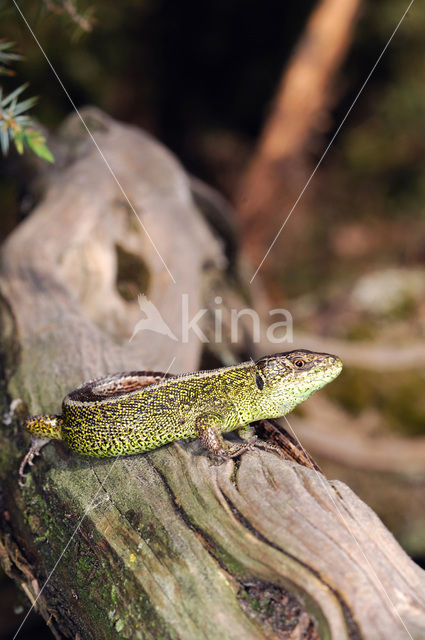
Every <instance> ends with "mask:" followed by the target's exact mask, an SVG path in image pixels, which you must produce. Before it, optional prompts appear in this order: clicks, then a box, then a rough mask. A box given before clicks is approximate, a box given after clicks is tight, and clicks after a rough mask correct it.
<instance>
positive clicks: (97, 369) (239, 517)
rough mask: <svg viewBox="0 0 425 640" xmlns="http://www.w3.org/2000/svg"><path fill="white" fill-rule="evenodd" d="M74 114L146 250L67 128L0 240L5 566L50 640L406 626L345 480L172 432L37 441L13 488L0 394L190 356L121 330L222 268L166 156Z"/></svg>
mask: <svg viewBox="0 0 425 640" xmlns="http://www.w3.org/2000/svg"><path fill="white" fill-rule="evenodd" d="M86 117H87V115H86ZM90 122H91V126H92V127H96V133H95V137H96V141H97V143H98V145H99V146H100V148H101V149H102V151H103V153H104V155H105V157H106V158H107V160H108V162H109V164H110V166H111V168H112V170H113V171H114V173H115V175H116V177H117V178H118V180H119V182H120V184H121V185H122V186H123V188H124V189H125V192H126V193H127V194H128V196H129V198H130V201H131V202H132V204H133V205H134V207H135V210H136V212H137V213H138V214H139V216H141V219H142V221H143V224H144V226H145V228H146V229H147V230H148V232H149V234H150V237H151V238H152V240H153V242H154V243H155V245H156V249H155V248H154V247H153V245H152V243H151V242H150V241H149V239H148V238H147V236H146V234H145V231H144V229H143V228H142V227H141V226H140V224H139V222H138V221H137V220H136V218H135V214H134V212H133V211H131V210H129V208H128V203H127V204H126V203H125V201H124V202H123V196H122V193H121V192H120V189H119V187H118V185H117V183H116V182H114V180H113V179H112V178H111V175H110V173H109V171H108V170H107V168H106V167H105V164H104V162H103V160H102V159H101V158H100V156H99V154H98V152H97V150H96V149H95V148H94V147H93V146H92V145H91V143H90V141H87V140H86V139H85V137H84V136H81V139H80V140H77V141H76V140H75V135H74V140H73V146H74V155H73V158H72V159H69V161H68V162H66V163H64V166H63V168H62V169H61V170H59V171H56V172H55V175H54V176H53V177H52V178H51V181H50V185H49V187H48V189H47V191H46V194H45V196H44V198H43V200H42V202H41V204H40V205H39V206H38V207H37V208H36V210H35V211H34V212H33V213H32V215H31V216H30V217H29V218H28V219H26V220H25V221H24V223H23V224H22V225H21V226H20V227H18V228H17V229H16V230H15V232H14V233H13V234H12V235H11V236H10V237H9V239H8V241H7V243H6V244H5V246H4V247H3V252H2V262H1V274H0V275H1V291H2V298H1V330H2V360H1V362H2V372H3V385H2V394H1V396H0V401H1V402H2V404H3V413H4V414H6V420H5V423H4V424H3V427H2V430H1V432H0V469H1V510H0V516H1V525H2V529H1V548H0V558H1V561H2V564H3V566H4V568H5V570H6V571H7V573H8V574H9V575H11V576H13V577H14V578H15V579H16V580H17V581H18V582H19V583H20V584H21V586H22V588H23V589H24V590H25V592H26V593H27V594H28V596H29V597H30V599H31V600H32V602H33V603H34V605H35V607H36V609H37V610H39V611H40V612H41V614H42V615H43V616H44V617H45V619H46V620H48V622H49V626H50V628H51V629H52V631H53V632H54V634H55V635H56V637H70V638H71V637H72V638H84V639H89V638H90V639H91V638H95V639H97V638H99V639H100V638H135V639H137V638H185V640H187V639H191V638H193V639H198V638H211V639H212V638H220V637H222V638H226V639H227V638H235V639H236V638H238V639H239V638H244V639H245V638H246V639H251V638H252V639H254V638H255V639H259V638H293V639H295V638H302V637H304V638H319V637H321V638H332V639H333V640H343V639H344V638H347V639H348V638H350V639H358V638H370V639H373V640H379V639H382V640H383V639H385V640H387V639H388V638H394V639H398V638H400V639H401V638H405V637H409V633H410V634H411V637H414V638H415V639H418V638H425V574H424V572H423V571H422V570H421V569H419V567H417V566H416V565H415V564H414V563H413V562H412V561H411V560H410V559H409V557H408V556H407V555H406V554H405V553H404V552H403V551H402V549H401V548H400V547H399V545H398V544H397V543H396V542H395V540H394V538H393V537H392V536H391V534H390V533H389V532H388V531H387V530H386V529H385V527H384V526H383V525H382V523H381V522H380V521H379V519H378V518H377V517H376V515H375V514H374V513H373V512H372V511H371V510H370V509H369V508H368V507H367V506H366V505H365V504H363V503H362V502H361V501H360V500H359V499H358V498H357V497H356V496H355V495H354V494H353V493H352V492H351V491H350V489H348V488H347V487H346V486H345V485H343V484H342V483H340V482H337V481H336V482H328V481H327V480H326V479H325V478H324V476H323V475H322V474H320V472H318V471H316V470H312V469H307V468H304V467H302V466H300V465H297V464H294V463H291V462H287V461H285V460H282V459H280V458H279V457H277V456H275V455H273V454H270V453H265V452H259V451H255V452H252V453H247V454H245V455H244V456H243V457H242V459H241V460H240V461H229V462H227V463H225V464H223V465H221V466H217V465H216V464H214V463H213V462H212V461H211V460H210V459H209V458H208V457H207V456H206V455H205V453H204V452H203V451H202V450H201V447H200V445H199V443H198V442H191V443H180V444H173V445H170V446H167V447H162V448H161V449H159V450H156V451H153V452H151V453H149V454H145V455H140V456H134V457H130V458H119V459H117V460H115V461H111V460H91V459H87V458H84V457H79V456H77V455H73V454H71V453H70V452H69V451H68V450H67V449H66V448H65V447H64V446H62V445H61V443H51V444H49V445H47V446H46V447H45V448H44V450H43V452H42V454H41V456H40V458H39V459H38V460H37V462H36V465H35V466H34V468H33V469H32V473H31V474H30V475H29V476H28V477H27V479H26V482H25V486H24V487H23V489H20V488H19V487H18V484H17V469H18V465H19V461H20V459H21V457H22V455H23V453H24V451H25V445H27V444H28V438H27V436H26V435H25V434H24V433H23V431H22V428H21V425H20V424H19V415H18V414H19V411H17V410H15V411H14V410H13V409H14V408H15V407H16V402H14V404H13V406H12V407H11V403H12V401H16V399H17V398H21V399H22V400H23V401H24V402H25V403H26V405H27V406H28V409H29V411H30V412H31V413H36V412H55V411H56V412H57V411H59V410H60V400H61V398H62V397H63V396H64V395H65V393H66V392H67V391H69V390H70V389H71V388H73V387H74V386H75V385H76V384H78V383H79V382H81V381H82V380H84V379H87V378H89V377H93V376H97V375H102V374H105V373H108V372H112V371H118V370H126V369H127V370H130V369H145V368H153V369H156V370H158V369H159V370H161V369H163V370H166V369H167V368H169V367H170V365H171V363H173V364H172V370H173V371H176V372H178V371H182V370H190V369H194V368H196V367H197V365H198V364H199V359H200V355H201V348H200V344H199V341H198V340H197V339H194V337H193V335H192V334H191V335H190V339H189V340H188V341H186V342H184V341H183V340H182V339H181V336H180V335H179V336H178V337H179V338H180V339H179V340H177V341H176V340H173V339H172V338H170V337H167V336H166V335H163V334H158V333H155V332H152V331H149V332H148V331H140V332H138V333H136V335H135V337H134V339H133V340H132V341H131V342H130V343H129V341H128V340H129V338H130V337H131V335H132V333H133V328H134V325H135V324H136V323H137V321H138V320H140V312H139V310H138V306H137V300H136V293H137V292H139V291H140V290H142V292H143V287H144V291H145V292H147V293H148V295H149V298H150V300H152V301H153V302H154V303H155V305H156V307H157V309H158V310H159V311H160V313H161V315H162V317H163V318H164V319H165V320H166V322H167V324H168V326H169V327H171V329H172V330H173V331H175V332H176V333H177V334H178V333H179V331H178V328H177V327H176V324H177V323H176V321H175V319H174V318H173V316H174V315H175V310H176V308H179V306H180V302H181V300H180V299H181V295H182V294H189V300H188V307H189V313H190V316H192V315H193V314H194V313H195V312H196V310H197V309H198V308H200V307H202V305H203V304H205V301H203V296H205V289H204V284H205V278H207V275H206V273H207V272H210V271H211V268H212V269H214V270H215V271H216V273H217V274H220V273H221V274H223V271H224V269H225V265H226V261H225V260H224V258H223V250H222V245H221V243H220V241H219V240H218V239H217V238H216V237H215V236H214V235H213V234H212V232H211V230H210V228H209V227H208V225H207V224H206V222H205V221H204V220H203V218H202V217H201V215H200V214H199V211H198V210H197V208H196V206H195V205H194V203H193V201H192V199H191V196H190V190H189V185H188V180H187V178H186V175H185V173H184V172H183V170H182V169H181V167H180V166H179V164H178V163H177V162H176V160H175V159H174V158H173V157H172V156H171V155H170V154H169V153H168V152H167V151H166V150H165V149H163V148H162V147H161V146H160V145H159V144H157V143H156V142H154V141H153V140H152V139H150V138H149V137H148V136H146V135H145V134H143V133H141V132H140V131H138V130H136V129H134V128H131V127H126V126H123V125H120V124H118V123H115V122H113V121H111V120H110V119H108V118H107V117H105V116H103V115H101V114H99V113H96V112H91V113H90ZM68 129H69V130H71V131H72V130H75V129H76V121H75V120H72V121H71V124H70V125H69V127H68ZM74 133H75V132H74ZM158 252H159V253H160V255H161V257H162V258H161V257H160V256H159V255H158ZM162 260H163V261H164V262H165V264H166V265H167V267H168V269H169V271H170V272H171V274H172V275H173V277H174V280H175V283H173V281H172V279H171V278H170V275H169V274H168V273H167V270H166V269H165V267H164V264H163V262H162ZM142 276H143V277H142ZM207 281H208V278H207ZM223 281H224V278H223ZM217 282H220V278H219V277H217ZM143 283H144V284H143ZM234 297H237V295H236V294H234ZM173 358H175V359H174V360H173ZM406 627H407V630H408V631H407V630H406Z"/></svg>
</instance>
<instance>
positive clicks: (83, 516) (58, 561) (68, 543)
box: [13, 356, 176, 640]
mask: <svg viewBox="0 0 425 640" xmlns="http://www.w3.org/2000/svg"><path fill="white" fill-rule="evenodd" d="M175 359H176V357H175V356H174V358H173V359H172V360H171V362H170V364H169V366H168V368H167V370H166V371H165V373H164V378H165V376H166V375H167V373H168V372H169V371H170V369H171V367H172V366H173V364H174V361H175ZM122 457H123V455H119V456H117V457H116V458H115V460H114V461H113V463H112V464H111V467H110V469H109V471H108V473H107V474H106V476H105V477H104V479H103V480H102V482H101V483H100V485H99V488H98V489H97V491H96V493H95V495H94V496H93V499H92V500H91V502H90V504H89V506H88V507H87V509H86V510H85V511H84V513H83V515H82V516H81V518H80V520H79V522H78V524H77V526H76V527H75V529H74V531H73V532H72V534H71V537H70V538H69V540H68V542H67V543H66V545H65V546H64V548H63V549H62V551H61V553H60V555H59V557H58V559H57V560H56V562H55V564H54V566H53V569H52V570H51V571H50V573H49V575H48V576H47V578H46V581H45V583H44V584H43V586H42V587H41V589H40V591H39V592H38V594H37V597H36V598H35V600H34V602H33V603H32V604H31V607H30V608H29V609H28V611H27V614H26V616H25V618H24V619H23V620H22V622H21V624H20V625H19V628H18V630H17V631H16V633H15V635H14V636H13V640H16V638H17V637H18V634H19V632H20V630H21V629H22V627H23V626H24V624H25V622H26V620H27V618H28V616H29V615H30V613H31V611H32V610H33V609H34V607H35V605H36V604H37V601H38V599H39V598H40V596H41V594H42V593H43V591H44V589H45V588H46V586H47V584H48V582H49V580H50V578H51V577H52V575H53V574H54V572H55V571H56V568H57V566H58V564H59V563H60V561H61V560H62V558H63V556H64V554H65V553H66V550H67V549H68V547H69V545H70V544H71V542H72V540H73V539H74V536H75V535H76V534H77V533H78V531H79V529H80V527H81V525H82V524H83V521H84V520H85V518H86V516H87V514H88V513H89V511H91V510H92V509H93V508H96V507H97V506H99V504H101V503H102V502H103V501H102V500H101V501H100V502H99V503H97V504H96V505H95V501H96V498H97V496H98V495H99V493H100V491H102V489H103V487H104V484H105V482H106V481H107V479H108V478H109V476H110V475H111V473H112V470H113V468H114V466H115V464H116V462H117V460H119V459H120V458H122Z"/></svg>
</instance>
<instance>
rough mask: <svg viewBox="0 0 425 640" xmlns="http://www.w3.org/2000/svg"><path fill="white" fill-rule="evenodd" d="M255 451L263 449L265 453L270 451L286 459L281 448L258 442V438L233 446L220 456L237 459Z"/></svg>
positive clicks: (221, 452) (254, 437)
mask: <svg viewBox="0 0 425 640" xmlns="http://www.w3.org/2000/svg"><path fill="white" fill-rule="evenodd" d="M254 449H263V450H264V451H269V452H270V453H277V454H278V455H279V456H280V457H281V458H283V457H284V456H283V452H282V450H281V449H280V447H278V446H277V445H275V444H271V443H270V442H264V441H263V440H258V436H253V437H252V438H251V439H250V440H248V441H247V442H244V443H241V444H239V443H238V444H234V445H231V446H230V447H229V448H226V449H224V450H222V451H220V452H219V454H218V455H219V456H222V457H223V458H225V459H228V458H237V457H238V456H241V455H242V454H243V453H245V452H246V451H253V450H254Z"/></svg>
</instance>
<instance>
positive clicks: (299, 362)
mask: <svg viewBox="0 0 425 640" xmlns="http://www.w3.org/2000/svg"><path fill="white" fill-rule="evenodd" d="M294 365H295V366H296V367H297V369H302V368H303V366H304V365H305V362H304V360H301V358H298V360H295V362H294Z"/></svg>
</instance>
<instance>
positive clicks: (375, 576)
mask: <svg viewBox="0 0 425 640" xmlns="http://www.w3.org/2000/svg"><path fill="white" fill-rule="evenodd" d="M283 418H284V420H285V422H286V424H287V425H288V427H289V428H290V430H291V431H292V434H293V436H294V438H295V439H296V441H297V442H298V444H299V445H300V447H301V449H302V450H303V451H304V453H305V454H306V455H307V451H306V449H305V448H304V446H303V445H302V444H301V441H300V439H299V437H298V436H297V434H296V433H295V431H294V429H293V428H292V426H291V424H290V422H289V420H288V418H287V417H286V416H283ZM313 471H314V472H315V474H316V475H317V477H318V478H319V479H320V482H321V483H322V485H323V486H324V488H325V490H326V492H327V494H328V495H329V497H330V499H331V500H332V503H333V505H334V507H335V510H336V511H337V513H338V515H339V517H340V518H341V520H342V522H343V523H344V526H345V528H346V529H347V531H348V533H349V534H350V536H351V537H352V538H353V540H354V542H355V543H356V545H357V547H358V549H359V551H360V553H361V554H362V556H363V558H364V559H365V561H366V563H367V566H368V567H369V569H370V571H371V574H372V578H373V579H374V580H375V583H376V584H377V585H378V587H380V588H381V590H382V592H383V594H384V595H385V597H386V599H387V600H388V603H389V605H390V607H391V608H392V613H393V614H394V617H395V618H398V620H399V621H400V622H401V624H402V625H403V627H404V629H405V631H406V633H407V635H408V636H409V638H410V640H413V636H412V634H411V633H410V631H409V629H408V628H407V626H406V624H405V622H404V621H403V618H402V617H401V615H400V614H399V612H398V611H397V608H396V606H395V604H394V603H393V601H392V600H391V598H390V596H389V594H388V592H387V590H386V589H385V587H384V585H383V583H382V580H381V579H380V578H379V576H378V574H377V573H376V571H375V569H374V567H373V566H372V563H371V562H370V560H369V558H368V557H367V555H366V554H365V552H364V550H363V549H362V547H361V545H360V543H359V541H358V540H357V538H356V536H355V535H354V532H353V531H352V530H351V528H350V526H349V525H348V521H347V519H346V518H345V517H344V515H343V513H342V511H341V509H340V508H339V506H338V504H337V502H336V500H335V498H334V497H333V495H332V493H331V491H330V489H329V486H328V481H327V480H326V479H325V477H324V476H323V475H322V474H321V473H319V472H318V471H317V469H314V468H313Z"/></svg>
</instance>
